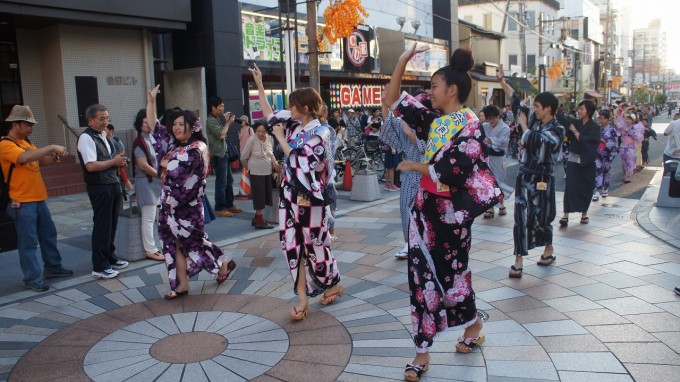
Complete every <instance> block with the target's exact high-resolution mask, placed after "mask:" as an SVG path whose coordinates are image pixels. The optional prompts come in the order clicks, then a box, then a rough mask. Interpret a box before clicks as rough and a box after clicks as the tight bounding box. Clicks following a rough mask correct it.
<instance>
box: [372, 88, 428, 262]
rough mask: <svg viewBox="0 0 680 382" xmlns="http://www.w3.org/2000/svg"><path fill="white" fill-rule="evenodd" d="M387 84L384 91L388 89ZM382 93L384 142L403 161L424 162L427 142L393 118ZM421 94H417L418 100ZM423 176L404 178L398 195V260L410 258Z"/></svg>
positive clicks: (425, 100)
mask: <svg viewBox="0 0 680 382" xmlns="http://www.w3.org/2000/svg"><path fill="white" fill-rule="evenodd" d="M389 86H390V85H389V84H388V85H385V89H387V88H389ZM385 94H386V91H384V92H383V100H382V101H383V108H382V115H384V116H385V120H384V121H383V125H382V127H381V128H380V140H381V141H382V142H385V143H386V144H387V145H389V146H390V147H391V148H393V149H395V150H396V151H397V152H398V153H404V159H405V160H408V161H411V162H422V161H423V155H424V154H425V145H426V142H425V141H424V140H422V139H419V138H418V137H416V133H415V131H414V130H413V129H412V128H411V127H410V126H409V125H407V124H406V123H405V122H404V121H403V120H402V119H401V118H394V117H393V116H392V113H391V112H390V109H389V105H387V104H385V100H384V96H385ZM418 97H419V95H416V98H417V99H418ZM421 98H422V100H421V103H426V102H429V100H427V99H426V98H427V93H424V92H423V93H422V97H421ZM420 177H421V174H420V173H419V172H415V171H411V172H405V173H403V174H402V175H401V177H400V179H401V190H400V192H399V211H400V213H401V229H402V233H403V234H404V243H405V244H404V247H403V248H402V249H401V251H399V253H397V254H396V255H394V256H395V257H396V258H397V259H401V260H404V259H407V258H408V227H409V223H410V221H411V208H412V207H413V199H415V197H416V192H417V191H418V185H419V184H420Z"/></svg>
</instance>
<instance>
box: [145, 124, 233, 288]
mask: <svg viewBox="0 0 680 382" xmlns="http://www.w3.org/2000/svg"><path fill="white" fill-rule="evenodd" d="M153 136H154V138H155V139H156V143H155V144H154V149H155V150H156V153H157V158H158V163H161V161H162V160H163V159H167V160H168V166H167V167H166V168H164V169H163V172H162V175H161V185H162V186H161V187H162V188H161V198H160V201H161V206H160V207H161V208H160V210H159V214H158V236H160V238H161V241H162V242H163V254H164V255H165V264H166V266H167V268H168V278H169V280H170V289H172V290H175V288H177V283H178V282H177V273H176V264H175V259H176V256H177V253H176V248H175V247H176V243H177V242H178V241H179V242H180V244H181V246H182V251H183V252H184V254H185V255H186V258H187V273H188V274H189V277H193V276H194V275H196V274H198V273H199V272H200V271H201V270H202V269H205V270H206V271H208V272H209V273H211V274H212V275H213V276H217V274H218V273H219V271H220V267H221V266H222V263H223V262H229V260H230V258H228V257H227V255H225V254H224V253H223V252H222V250H221V249H220V247H218V246H217V245H215V244H213V243H212V242H210V241H209V240H208V235H207V234H206V233H205V230H204V227H205V217H204V210H203V193H204V192H205V178H206V177H207V175H208V163H210V159H209V156H208V146H207V145H206V144H205V143H204V142H201V141H195V142H193V143H191V144H189V145H187V146H180V145H178V142H177V141H176V140H175V138H174V137H173V136H172V135H171V134H170V133H169V132H168V131H167V130H166V128H165V126H163V125H161V124H160V122H156V127H155V129H154V132H153Z"/></svg>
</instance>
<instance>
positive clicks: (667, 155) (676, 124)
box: [663, 113, 680, 175]
mask: <svg viewBox="0 0 680 382" xmlns="http://www.w3.org/2000/svg"><path fill="white" fill-rule="evenodd" d="M663 135H664V136H665V137H668V138H667V139H666V147H665V148H664V150H663V175H666V174H667V173H668V172H669V171H670V170H669V169H668V166H667V165H666V161H669V160H673V159H675V160H680V113H675V115H674V116H673V121H671V123H669V124H668V126H666V129H665V130H664V131H663Z"/></svg>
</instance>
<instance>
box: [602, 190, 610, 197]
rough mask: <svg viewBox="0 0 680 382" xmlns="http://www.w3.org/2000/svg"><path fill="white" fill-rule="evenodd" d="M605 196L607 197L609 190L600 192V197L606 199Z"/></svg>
mask: <svg viewBox="0 0 680 382" xmlns="http://www.w3.org/2000/svg"><path fill="white" fill-rule="evenodd" d="M607 196H609V190H604V191H602V197H603V198H606V197H607Z"/></svg>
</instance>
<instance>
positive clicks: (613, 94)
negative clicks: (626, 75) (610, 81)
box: [611, 90, 623, 99]
mask: <svg viewBox="0 0 680 382" xmlns="http://www.w3.org/2000/svg"><path fill="white" fill-rule="evenodd" d="M611 98H612V99H620V98H623V95H622V94H621V93H619V92H616V91H613V90H612V94H611Z"/></svg>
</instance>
